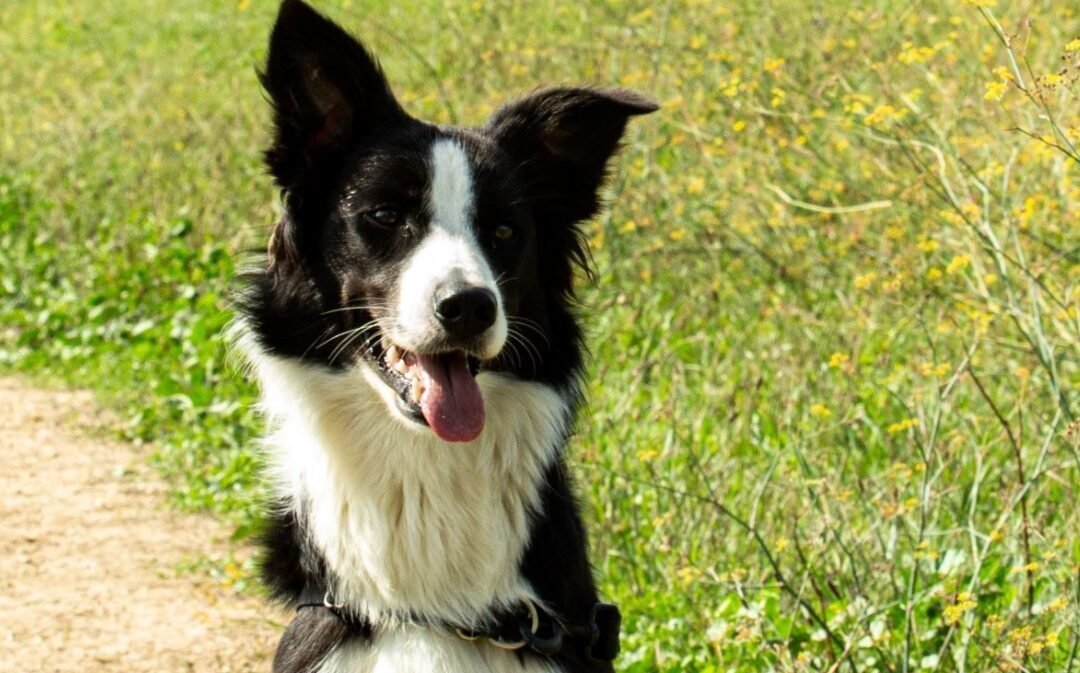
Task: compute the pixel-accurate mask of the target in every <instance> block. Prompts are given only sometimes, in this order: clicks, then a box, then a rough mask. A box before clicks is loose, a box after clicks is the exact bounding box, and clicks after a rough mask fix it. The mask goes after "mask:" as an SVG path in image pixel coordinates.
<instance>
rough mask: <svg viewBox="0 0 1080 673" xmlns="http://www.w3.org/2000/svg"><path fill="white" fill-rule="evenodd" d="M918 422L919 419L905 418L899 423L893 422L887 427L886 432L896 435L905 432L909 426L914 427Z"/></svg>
mask: <svg viewBox="0 0 1080 673" xmlns="http://www.w3.org/2000/svg"><path fill="white" fill-rule="evenodd" d="M918 424H919V421H918V419H915V418H905V419H904V420H902V421H899V422H897V423H891V424H890V425H889V427H887V428H885V432H887V433H889V434H890V435H895V434H898V433H901V432H903V431H904V430H907V429H908V428H913V427H915V426H916V425H918Z"/></svg>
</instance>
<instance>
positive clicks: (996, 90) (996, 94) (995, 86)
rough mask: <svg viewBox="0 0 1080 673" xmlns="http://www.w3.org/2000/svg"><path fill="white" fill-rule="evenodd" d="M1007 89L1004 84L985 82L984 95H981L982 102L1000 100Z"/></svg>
mask: <svg viewBox="0 0 1080 673" xmlns="http://www.w3.org/2000/svg"><path fill="white" fill-rule="evenodd" d="M1006 89H1007V87H1006V85H1005V82H1000V81H998V82H987V83H986V93H984V94H983V100H1001V98H1002V96H1004V95H1005V91H1006Z"/></svg>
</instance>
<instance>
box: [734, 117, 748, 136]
mask: <svg viewBox="0 0 1080 673" xmlns="http://www.w3.org/2000/svg"><path fill="white" fill-rule="evenodd" d="M745 128H746V122H744V121H743V120H741V119H736V120H735V123H734V124H732V125H731V130H732V131H734V132H735V133H742V131H743V129H745Z"/></svg>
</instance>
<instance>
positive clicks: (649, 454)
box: [637, 449, 660, 463]
mask: <svg viewBox="0 0 1080 673" xmlns="http://www.w3.org/2000/svg"><path fill="white" fill-rule="evenodd" d="M659 455H660V452H659V451H657V450H656V449H642V450H641V451H638V452H637V459H638V460H640V461H641V462H643V463H650V462H652V461H654V460H656V458H657V457H658V456H659Z"/></svg>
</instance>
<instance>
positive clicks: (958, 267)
mask: <svg viewBox="0 0 1080 673" xmlns="http://www.w3.org/2000/svg"><path fill="white" fill-rule="evenodd" d="M970 264H971V258H969V257H968V256H967V255H957V256H956V257H953V258H952V261H950V262H949V265H948V266H947V267H945V273H947V274H949V275H950V276H953V275H956V274H958V273H960V272H961V271H963V270H964V269H966V268H968V266H969V265H970Z"/></svg>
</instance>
